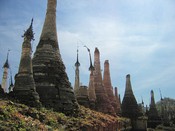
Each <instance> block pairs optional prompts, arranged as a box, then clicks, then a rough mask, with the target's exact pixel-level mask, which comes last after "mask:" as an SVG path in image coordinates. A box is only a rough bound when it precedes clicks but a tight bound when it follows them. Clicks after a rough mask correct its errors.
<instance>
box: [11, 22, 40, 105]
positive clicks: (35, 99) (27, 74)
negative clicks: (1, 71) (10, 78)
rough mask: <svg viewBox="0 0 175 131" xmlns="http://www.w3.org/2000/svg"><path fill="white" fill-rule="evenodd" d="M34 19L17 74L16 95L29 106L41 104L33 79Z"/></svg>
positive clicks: (23, 45) (25, 37)
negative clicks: (32, 43) (32, 41)
mask: <svg viewBox="0 0 175 131" xmlns="http://www.w3.org/2000/svg"><path fill="white" fill-rule="evenodd" d="M32 24H33V19H32V22H31V25H30V27H29V28H28V29H27V30H26V31H25V33H24V35H23V37H24V42H23V44H22V53H21V60H20V65H19V70H18V73H17V74H16V76H15V85H14V91H13V93H14V96H15V98H16V99H17V100H19V101H20V102H22V103H24V104H26V105H29V106H36V107H37V106H40V102H39V95H38V93H37V92H36V87H35V81H34V79H33V69H32V59H31V52H32V46H31V40H33V39H34V33H33V29H32Z"/></svg>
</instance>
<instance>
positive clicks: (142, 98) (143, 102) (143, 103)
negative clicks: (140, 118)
mask: <svg viewBox="0 0 175 131" xmlns="http://www.w3.org/2000/svg"><path fill="white" fill-rule="evenodd" d="M141 98H142V104H143V105H144V102H143V97H142V96H141Z"/></svg>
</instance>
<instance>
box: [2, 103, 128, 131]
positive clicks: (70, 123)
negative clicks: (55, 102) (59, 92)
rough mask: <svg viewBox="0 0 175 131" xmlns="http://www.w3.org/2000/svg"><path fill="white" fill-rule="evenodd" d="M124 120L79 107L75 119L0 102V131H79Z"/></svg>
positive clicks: (41, 109)
mask: <svg viewBox="0 0 175 131" xmlns="http://www.w3.org/2000/svg"><path fill="white" fill-rule="evenodd" d="M125 120H126V119H124V118H119V117H113V116H110V115H106V114H103V113H99V112H96V111H92V110H90V109H88V108H85V107H83V106H80V111H79V114H77V117H73V116H66V115H64V114H63V113H59V112H54V111H52V110H48V109H45V108H40V109H36V108H31V107H28V106H26V105H23V104H18V103H14V102H12V101H9V100H0V130H1V131H3V130H4V131H9V130H13V131H16V130H20V131H35V130H44V131H47V130H57V131H79V130H83V128H89V127H90V128H91V127H92V128H93V129H95V128H97V129H98V128H99V127H106V126H108V125H109V124H111V123H113V124H117V123H123V122H122V121H125Z"/></svg>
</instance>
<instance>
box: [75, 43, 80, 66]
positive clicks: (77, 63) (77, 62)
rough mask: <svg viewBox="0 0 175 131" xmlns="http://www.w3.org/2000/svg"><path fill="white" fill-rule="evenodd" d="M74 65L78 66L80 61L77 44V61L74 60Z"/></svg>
mask: <svg viewBox="0 0 175 131" xmlns="http://www.w3.org/2000/svg"><path fill="white" fill-rule="evenodd" d="M75 66H77V67H78V66H80V62H79V60H78V45H77V61H76V63H75Z"/></svg>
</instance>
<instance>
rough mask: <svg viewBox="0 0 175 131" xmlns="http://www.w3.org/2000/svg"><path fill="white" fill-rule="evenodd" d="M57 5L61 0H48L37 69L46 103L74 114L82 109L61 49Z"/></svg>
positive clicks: (38, 86)
mask: <svg viewBox="0 0 175 131" xmlns="http://www.w3.org/2000/svg"><path fill="white" fill-rule="evenodd" d="M56 5H57V0H48V3H47V13H46V17H45V22H44V25H43V29H42V33H41V36H40V40H39V43H38V45H37V48H36V51H35V53H34V57H33V73H34V80H35V83H36V91H37V92H38V93H39V96H40V101H41V103H42V105H44V106H45V107H48V108H53V109H54V110H56V111H61V112H64V113H66V114H68V115H71V114H72V113H74V112H76V111H77V110H78V104H77V102H76V99H75V95H74V92H73V88H72V87H71V84H70V82H69V79H68V76H67V74H66V72H65V66H64V64H63V61H62V58H61V54H60V51H59V46H58V38H57V30H56Z"/></svg>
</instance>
